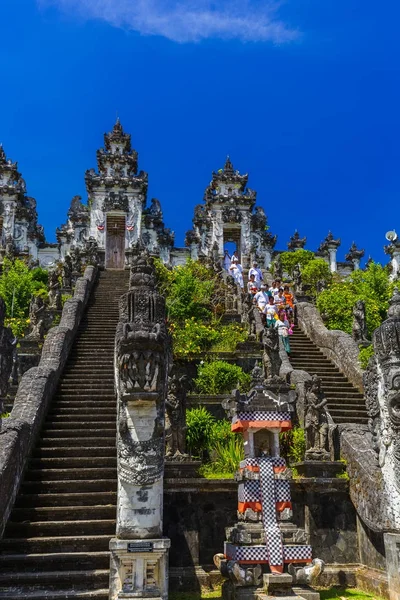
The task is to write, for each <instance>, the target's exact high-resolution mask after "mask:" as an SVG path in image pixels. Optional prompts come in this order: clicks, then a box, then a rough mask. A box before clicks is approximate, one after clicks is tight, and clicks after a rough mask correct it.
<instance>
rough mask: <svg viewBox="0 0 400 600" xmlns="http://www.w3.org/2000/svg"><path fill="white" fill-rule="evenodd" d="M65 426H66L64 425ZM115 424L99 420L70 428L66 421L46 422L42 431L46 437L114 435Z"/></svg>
mask: <svg viewBox="0 0 400 600" xmlns="http://www.w3.org/2000/svg"><path fill="white" fill-rule="evenodd" d="M64 426H66V427H64ZM116 430H117V426H116V423H115V422H112V421H110V422H106V423H104V422H99V423H95V424H94V423H90V422H89V423H83V422H81V423H79V428H78V427H73V428H71V427H70V426H68V423H54V424H53V423H46V424H45V428H44V430H43V433H44V434H45V436H46V437H52V436H55V437H64V438H69V437H74V438H75V437H79V436H82V437H83V436H89V437H90V436H95V437H97V436H99V435H104V436H106V437H111V436H113V435H114V436H115V433H116Z"/></svg>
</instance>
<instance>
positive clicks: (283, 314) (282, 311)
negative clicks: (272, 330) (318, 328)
mask: <svg viewBox="0 0 400 600" xmlns="http://www.w3.org/2000/svg"><path fill="white" fill-rule="evenodd" d="M223 265H224V269H225V270H226V271H228V273H229V274H230V275H231V276H232V277H233V279H234V281H235V282H236V284H237V285H238V286H239V287H240V288H242V289H244V287H245V286H244V279H243V267H242V265H241V264H240V260H239V256H238V254H237V252H236V251H235V252H234V253H233V254H232V256H229V252H228V250H225V254H224V260H223ZM247 293H248V294H249V296H250V297H251V301H252V302H253V304H254V305H255V306H256V307H257V308H258V310H259V311H260V315H261V320H262V322H263V323H264V327H267V328H269V327H276V328H277V330H278V334H279V336H280V337H281V339H282V342H283V346H284V348H285V350H286V352H287V353H288V354H290V343H289V336H290V335H292V333H293V327H294V297H293V294H292V293H291V291H290V288H289V286H288V285H282V282H281V280H280V279H276V280H275V281H273V282H272V284H271V285H270V286H268V285H267V284H266V283H265V282H264V277H263V273H262V270H261V269H260V268H259V266H258V264H257V262H256V261H254V262H253V264H252V266H251V267H250V269H249V272H248V281H247Z"/></svg>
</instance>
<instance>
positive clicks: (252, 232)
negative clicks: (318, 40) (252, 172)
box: [186, 156, 276, 267]
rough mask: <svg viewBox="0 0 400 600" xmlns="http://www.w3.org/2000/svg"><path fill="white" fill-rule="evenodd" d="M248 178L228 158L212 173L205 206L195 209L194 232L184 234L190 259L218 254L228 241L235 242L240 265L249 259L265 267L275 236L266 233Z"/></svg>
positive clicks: (263, 220) (267, 263) (221, 254)
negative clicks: (255, 260) (248, 185)
mask: <svg viewBox="0 0 400 600" xmlns="http://www.w3.org/2000/svg"><path fill="white" fill-rule="evenodd" d="M247 181H248V175H247V174H245V175H241V174H240V173H239V171H237V170H235V169H234V168H233V165H232V162H231V160H230V158H229V156H228V157H227V159H226V162H225V165H224V168H223V169H219V170H218V171H216V172H215V171H214V172H213V173H212V179H211V182H210V184H209V186H208V187H207V188H206V190H205V194H204V203H203V204H198V205H197V206H196V207H195V211H194V219H193V229H192V230H190V231H188V232H187V234H186V245H187V246H188V247H189V248H190V254H191V257H192V258H193V259H194V260H196V259H197V258H198V257H201V256H211V254H213V255H216V254H218V255H219V256H220V257H221V258H222V256H223V254H224V247H225V244H226V243H227V242H234V243H235V244H236V250H237V252H238V254H239V257H240V259H241V261H242V264H244V265H248V263H249V262H250V260H251V258H253V259H258V260H259V261H260V263H261V264H263V266H265V267H268V265H269V263H270V261H271V255H272V248H273V247H274V245H275V243H276V236H272V235H271V234H270V233H269V232H268V227H267V218H266V215H265V212H264V210H263V209H262V208H261V207H255V208H254V205H255V202H256V196H257V194H256V192H255V191H254V190H251V189H250V188H247V187H246V186H247Z"/></svg>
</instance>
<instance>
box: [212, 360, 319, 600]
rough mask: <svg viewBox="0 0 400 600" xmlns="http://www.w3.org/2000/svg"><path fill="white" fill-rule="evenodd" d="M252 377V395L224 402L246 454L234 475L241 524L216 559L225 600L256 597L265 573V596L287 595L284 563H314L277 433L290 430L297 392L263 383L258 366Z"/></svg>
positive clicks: (275, 383)
mask: <svg viewBox="0 0 400 600" xmlns="http://www.w3.org/2000/svg"><path fill="white" fill-rule="evenodd" d="M252 376H253V381H252V387H251V391H250V393H249V394H247V395H241V394H240V393H239V392H238V391H236V392H234V394H233V396H232V399H228V400H226V401H224V404H223V406H224V408H225V409H226V411H227V414H228V416H229V418H230V419H231V421H232V426H231V427H232V431H234V432H237V433H241V434H243V439H244V453H245V459H244V460H243V461H242V462H241V463H240V468H239V471H238V473H237V474H236V480H237V481H238V483H239V486H238V513H237V516H238V523H237V525H236V526H234V527H232V528H229V529H228V530H227V532H226V533H227V541H226V542H225V547H224V558H222V557H220V556H219V555H218V556H217V557H216V559H215V562H216V564H217V565H218V566H219V568H220V570H221V572H222V573H223V574H224V573H225V575H227V576H228V577H229V578H230V581H229V584H226V585H225V587H224V592H223V597H224V598H255V597H256V596H258V595H259V594H260V593H262V591H263V590H262V589H261V590H260V589H259V586H260V584H261V575H262V574H264V575H263V582H264V583H263V585H264V589H265V591H266V593H268V594H271V595H274V594H275V593H278V591H279V593H280V595H282V594H284V595H289V594H290V593H291V586H292V584H293V583H294V581H293V577H292V575H290V574H289V573H287V572H286V573H285V574H284V569H285V565H290V564H308V563H311V561H312V550H311V547H310V546H309V545H308V544H307V536H306V533H305V531H304V530H301V529H299V528H297V527H296V526H295V525H293V524H292V523H291V519H292V502H291V494H290V480H291V476H292V475H291V471H290V470H289V469H288V468H287V466H286V462H285V460H284V459H283V458H282V457H281V456H280V442H279V434H280V433H281V432H283V431H287V430H289V429H290V428H291V426H292V413H293V410H294V406H293V403H294V401H295V398H296V393H295V392H294V391H293V390H291V389H290V386H288V385H287V384H286V383H284V381H282V380H281V381H279V380H278V378H277V377H276V376H275V377H274V376H271V377H270V379H268V380H265V379H264V378H263V373H262V369H261V368H260V367H259V366H256V367H255V368H254V369H253V373H252ZM248 568H250V570H246V569H248ZM316 597H318V594H316Z"/></svg>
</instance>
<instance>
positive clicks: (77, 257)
mask: <svg viewBox="0 0 400 600" xmlns="http://www.w3.org/2000/svg"><path fill="white" fill-rule="evenodd" d="M71 261H72V271H73V273H79V275H80V274H81V271H82V255H81V251H80V249H79V247H78V246H76V247H75V248H73V249H72V251H71Z"/></svg>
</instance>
